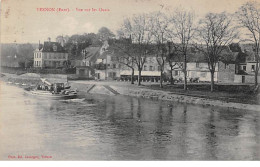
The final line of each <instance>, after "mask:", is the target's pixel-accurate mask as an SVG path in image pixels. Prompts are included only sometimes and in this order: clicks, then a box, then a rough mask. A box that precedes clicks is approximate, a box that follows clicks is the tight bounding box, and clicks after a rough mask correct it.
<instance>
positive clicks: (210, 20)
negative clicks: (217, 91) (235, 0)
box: [195, 12, 238, 91]
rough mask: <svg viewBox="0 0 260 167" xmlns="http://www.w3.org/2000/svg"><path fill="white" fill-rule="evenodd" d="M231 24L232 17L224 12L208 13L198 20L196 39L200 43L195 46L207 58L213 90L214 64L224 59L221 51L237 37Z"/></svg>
mask: <svg viewBox="0 0 260 167" xmlns="http://www.w3.org/2000/svg"><path fill="white" fill-rule="evenodd" d="M232 25H233V24H232V17H231V16H230V15H228V14H226V13H224V12H223V13H220V14H215V13H208V14H207V15H206V16H205V18H203V19H201V20H200V22H199V27H198V34H197V39H198V42H199V43H200V44H199V45H195V46H196V48H197V49H198V50H199V51H200V52H201V53H203V54H204V56H205V59H206V60H207V63H208V69H209V71H210V73H211V91H213V90H214V74H215V71H216V65H217V63H218V62H219V61H220V60H221V59H222V58H223V59H225V57H224V56H225V54H224V53H223V51H224V50H225V49H226V48H227V47H228V46H229V45H230V44H231V43H232V42H233V40H234V39H236V38H237V37H238V33H237V31H236V27H234V26H232ZM226 56H227V55H226Z"/></svg>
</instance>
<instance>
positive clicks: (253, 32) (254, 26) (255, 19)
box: [236, 2, 260, 87]
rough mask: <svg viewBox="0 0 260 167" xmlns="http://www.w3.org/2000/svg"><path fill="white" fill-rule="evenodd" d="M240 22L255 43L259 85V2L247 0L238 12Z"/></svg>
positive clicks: (256, 73) (256, 71)
mask: <svg viewBox="0 0 260 167" xmlns="http://www.w3.org/2000/svg"><path fill="white" fill-rule="evenodd" d="M236 14H237V18H238V21H239V24H240V25H241V27H242V28H244V29H246V30H247V31H248V32H249V34H246V35H247V37H248V39H247V40H248V41H251V42H253V43H254V54H255V61H256V68H255V86H256V87H257V85H258V72H259V50H260V44H259V42H260V8H259V4H258V3H257V2H247V3H246V4H244V5H242V6H241V7H240V8H239V10H238V11H237V12H236Z"/></svg>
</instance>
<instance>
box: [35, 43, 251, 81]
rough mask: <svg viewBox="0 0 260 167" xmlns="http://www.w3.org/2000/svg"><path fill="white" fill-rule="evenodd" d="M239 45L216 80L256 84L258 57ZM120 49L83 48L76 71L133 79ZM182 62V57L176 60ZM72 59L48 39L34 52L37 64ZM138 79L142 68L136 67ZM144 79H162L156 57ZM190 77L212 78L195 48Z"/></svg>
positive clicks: (100, 77)
mask: <svg viewBox="0 0 260 167" xmlns="http://www.w3.org/2000/svg"><path fill="white" fill-rule="evenodd" d="M237 48H238V47H233V48H232V47H227V48H225V50H224V53H225V54H226V55H228V56H226V58H224V59H221V60H220V61H219V62H218V63H217V64H216V72H215V76H214V80H215V81H216V82H222V83H253V82H254V70H255V66H256V61H255V57H254V54H253V50H252V46H251V45H240V46H239V48H240V49H237ZM118 57H120V55H117V54H116V52H113V51H111V49H109V45H108V44H107V43H105V44H104V45H103V46H90V47H87V48H85V49H84V50H82V52H81V54H80V55H79V56H77V57H75V58H74V59H70V62H71V66H74V67H76V74H77V75H78V76H79V77H80V78H88V79H97V80H115V79H117V80H119V79H120V80H129V78H130V76H131V73H132V71H131V69H130V68H129V67H127V66H126V65H123V64H122V63H119V61H118ZM176 61H178V64H181V63H182V62H183V60H182V59H178V60H176ZM66 62H68V53H67V52H66V51H65V50H64V48H63V47H62V46H61V44H60V43H58V42H50V41H48V42H44V44H43V45H40V44H39V48H37V49H36V50H35V51H34V67H40V68H45V67H49V68H58V67H61V66H63V65H64V64H65V63H66ZM169 74H170V66H169V64H167V63H166V64H165V67H164V76H165V79H167V78H169ZM172 74H173V78H174V79H175V80H177V81H181V80H182V79H183V72H182V69H181V68H180V67H178V66H177V67H176V68H174V71H173V73H172ZM134 75H135V78H137V75H138V70H137V68H136V67H135V71H134ZM141 76H142V80H143V81H154V82H155V81H158V80H159V77H160V66H159V65H158V63H157V60H156V56H155V55H153V54H150V55H147V59H146V62H145V64H144V66H143V70H142V73H141ZM187 77H188V78H189V79H190V80H192V79H194V78H197V81H201V82H209V81H210V79H211V75H210V71H209V70H208V64H207V61H206V60H205V57H204V56H203V55H202V54H201V53H199V52H196V51H194V50H192V49H191V51H190V52H189V54H188V55H187Z"/></svg>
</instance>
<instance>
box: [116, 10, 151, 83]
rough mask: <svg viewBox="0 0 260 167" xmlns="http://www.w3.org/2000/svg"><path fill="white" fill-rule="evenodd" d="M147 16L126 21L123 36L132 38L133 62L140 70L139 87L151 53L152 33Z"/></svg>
mask: <svg viewBox="0 0 260 167" xmlns="http://www.w3.org/2000/svg"><path fill="white" fill-rule="evenodd" d="M149 26H150V24H149V17H148V15H147V14H139V15H134V16H133V17H132V18H131V19H125V20H124V24H123V27H122V30H123V31H121V34H123V35H124V36H125V37H129V36H131V40H132V47H133V48H134V49H133V52H132V55H133V56H134V57H133V59H132V60H133V62H134V64H135V66H136V67H137V70H138V85H141V72H142V70H143V66H144V63H145V62H146V57H147V55H148V54H150V52H151V50H152V49H151V42H152V33H151V30H150V27H149Z"/></svg>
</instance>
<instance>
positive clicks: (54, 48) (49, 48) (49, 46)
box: [42, 41, 67, 53]
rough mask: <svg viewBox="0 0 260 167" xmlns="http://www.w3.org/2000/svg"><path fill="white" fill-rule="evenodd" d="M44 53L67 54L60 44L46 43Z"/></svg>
mask: <svg viewBox="0 0 260 167" xmlns="http://www.w3.org/2000/svg"><path fill="white" fill-rule="evenodd" d="M42 51H43V52H61V53H67V52H66V51H65V49H64V48H63V47H62V46H61V44H60V43H58V42H46V41H45V42H44V43H43V46H42Z"/></svg>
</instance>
